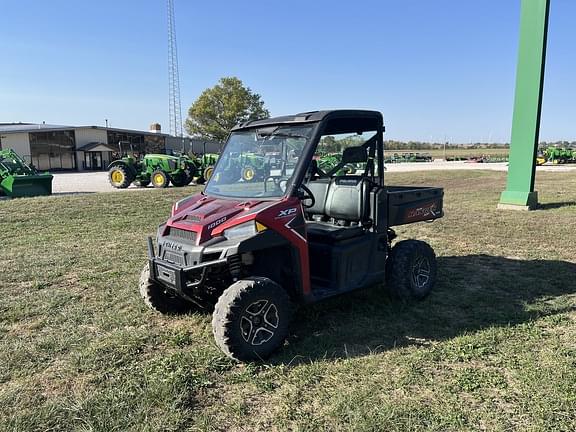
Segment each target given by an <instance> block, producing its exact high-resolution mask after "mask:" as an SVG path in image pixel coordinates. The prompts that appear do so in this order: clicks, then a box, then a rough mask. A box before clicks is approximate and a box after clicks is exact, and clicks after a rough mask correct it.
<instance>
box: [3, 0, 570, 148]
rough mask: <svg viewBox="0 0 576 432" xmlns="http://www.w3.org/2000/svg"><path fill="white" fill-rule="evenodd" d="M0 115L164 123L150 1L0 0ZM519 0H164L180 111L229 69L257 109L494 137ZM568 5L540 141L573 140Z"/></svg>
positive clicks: (157, 23)
mask: <svg viewBox="0 0 576 432" xmlns="http://www.w3.org/2000/svg"><path fill="white" fill-rule="evenodd" d="M0 7H1V9H0V10H1V11H2V14H1V16H2V23H1V24H0V52H1V53H2V54H1V67H0V122H7V121H30V122H41V121H46V122H47V123H56V124H73V125H86V124H90V125H91V124H99V125H103V124H104V119H106V118H107V119H109V122H110V124H111V125H112V126H115V127H124V128H134V129H146V128H147V127H148V125H149V124H150V123H151V122H154V121H158V122H160V123H161V124H162V126H163V128H164V129H165V130H167V129H168V95H167V94H168V91H167V88H168V77H167V75H168V74H167V60H166V58H167V36H166V2H165V1H164V0H155V1H152V0H145V1H135V0H116V1H111V0H99V1H93V0H92V1H72V0H69V1H63V0H51V1H49V2H38V1H31V0H19V1H17V2H14V1H8V0H0ZM519 11H520V0H504V1H502V0H483V1H474V2H473V1H462V0H435V1H430V0H404V1H398V0H380V1H371V0H365V1H364V0H359V1H356V2H349V1H340V2H338V1H334V0H332V1H327V0H314V1H312V0H307V1H303V0H292V1H290V2H279V1H270V0H267V1H264V0H252V1H246V2H240V1H237V0H236V1H233V0H225V1H224V0H222V1H210V2H207V1H202V2H200V1H194V2H193V1H185V0H176V25H177V29H176V30H177V36H178V50H179V59H180V81H181V93H182V105H183V108H184V109H183V115H184V116H185V114H186V109H187V107H189V106H190V104H191V103H192V102H193V101H194V99H195V98H196V97H198V95H199V94H200V93H201V92H202V90H203V89H205V88H206V87H210V86H212V85H214V84H215V83H216V82H217V81H218V79H219V78H220V77H222V76H232V75H234V76H238V77H239V78H240V79H242V80H243V81H244V82H245V84H246V85H248V86H249V87H251V88H252V89H253V90H254V91H256V92H258V93H260V94H261V95H262V97H263V99H264V101H265V102H266V105H267V107H268V108H269V109H270V111H271V113H272V114H273V115H282V114H291V113H295V112H300V111H308V110H313V109H326V108H367V109H376V110H380V111H382V112H383V113H384V116H385V122H386V125H387V130H388V132H387V138H389V139H401V140H426V141H430V140H432V141H443V140H444V139H447V140H450V141H451V142H471V141H488V140H490V141H500V142H505V141H508V140H509V136H510V127H511V118H512V103H513V97H514V77H515V67H516V50H517V44H518V24H519ZM575 19H576V2H574V1H573V0H552V9H551V22H550V35H549V50H548V54H549V55H548V67H547V77H546V87H545V96H544V111H543V118H542V135H541V138H542V139H545V140H557V139H569V140H573V139H576V130H575V127H574V124H575V122H574V119H575V117H576V116H575V114H576V109H575V108H574V101H575V100H576V86H575V85H574V79H573V77H574V71H575V69H576V55H575V53H574V47H576V32H574V31H573V27H572V25H571V24H573V22H574V20H575Z"/></svg>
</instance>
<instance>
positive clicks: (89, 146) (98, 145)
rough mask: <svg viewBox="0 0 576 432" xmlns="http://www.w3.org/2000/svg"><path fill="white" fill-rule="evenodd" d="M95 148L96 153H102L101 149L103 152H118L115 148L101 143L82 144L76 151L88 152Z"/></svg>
mask: <svg viewBox="0 0 576 432" xmlns="http://www.w3.org/2000/svg"><path fill="white" fill-rule="evenodd" d="M96 148H99V149H98V150H97V151H103V150H101V149H104V148H105V149H106V150H104V151H117V150H118V149H117V148H115V147H113V146H111V145H109V144H106V143H101V142H97V141H94V142H91V143H88V144H84V145H83V146H82V147H78V148H77V149H76V150H78V151H85V152H89V151H92V150H94V149H96Z"/></svg>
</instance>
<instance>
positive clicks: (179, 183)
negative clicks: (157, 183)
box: [170, 174, 190, 187]
mask: <svg viewBox="0 0 576 432" xmlns="http://www.w3.org/2000/svg"><path fill="white" fill-rule="evenodd" d="M170 181H171V182H172V184H173V185H174V186H176V187H183V186H186V185H188V183H190V180H189V179H188V176H187V175H186V174H181V175H178V176H174V177H172V178H171V180H170Z"/></svg>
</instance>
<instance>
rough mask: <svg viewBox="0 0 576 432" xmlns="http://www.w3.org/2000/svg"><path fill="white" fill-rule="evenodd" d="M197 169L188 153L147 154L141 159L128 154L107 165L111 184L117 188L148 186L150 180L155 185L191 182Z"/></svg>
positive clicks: (176, 184) (156, 186) (184, 184)
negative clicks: (175, 154)
mask: <svg viewBox="0 0 576 432" xmlns="http://www.w3.org/2000/svg"><path fill="white" fill-rule="evenodd" d="M197 173H198V168H197V166H196V163H195V161H194V160H193V159H191V158H189V157H188V156H185V155H183V156H170V155H165V154H148V155H145V156H144V157H143V158H141V159H138V160H137V159H135V158H134V157H133V156H126V157H123V158H122V159H118V160H115V161H114V162H112V163H111V164H110V165H109V166H108V178H109V179H110V184H111V185H112V186H113V187H115V188H117V189H125V188H127V187H128V186H130V185H131V184H132V183H134V184H135V185H136V186H139V187H146V186H148V185H149V184H150V183H152V186H154V187H155V188H165V187H168V184H169V183H172V184H173V185H174V186H176V187H181V186H186V185H188V184H190V182H191V181H192V179H193V178H194V177H195V176H196V175H197Z"/></svg>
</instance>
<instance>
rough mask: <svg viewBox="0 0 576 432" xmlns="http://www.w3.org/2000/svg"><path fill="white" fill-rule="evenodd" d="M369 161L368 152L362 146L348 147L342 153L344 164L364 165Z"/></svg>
mask: <svg viewBox="0 0 576 432" xmlns="http://www.w3.org/2000/svg"><path fill="white" fill-rule="evenodd" d="M367 161H368V152H367V151H366V148H364V147H362V146H357V147H348V148H345V149H344V152H343V153H342V163H344V164H348V163H362V162H367Z"/></svg>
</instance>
